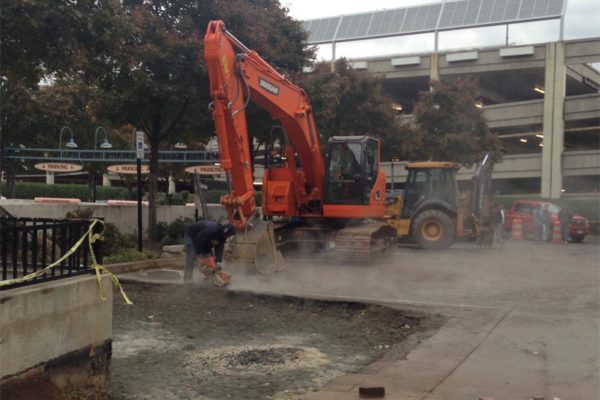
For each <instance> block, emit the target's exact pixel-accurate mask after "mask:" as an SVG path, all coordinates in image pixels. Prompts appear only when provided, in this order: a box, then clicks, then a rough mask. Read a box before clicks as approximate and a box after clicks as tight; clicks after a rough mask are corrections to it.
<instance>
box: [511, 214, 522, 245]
mask: <svg viewBox="0 0 600 400" xmlns="http://www.w3.org/2000/svg"><path fill="white" fill-rule="evenodd" d="M512 239H513V240H523V221H521V218H515V219H513V223H512Z"/></svg>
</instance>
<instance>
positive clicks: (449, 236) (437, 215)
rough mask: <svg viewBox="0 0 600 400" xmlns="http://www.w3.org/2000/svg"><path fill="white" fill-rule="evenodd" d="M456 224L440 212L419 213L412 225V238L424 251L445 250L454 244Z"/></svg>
mask: <svg viewBox="0 0 600 400" xmlns="http://www.w3.org/2000/svg"><path fill="white" fill-rule="evenodd" d="M454 233H455V228H454V222H452V219H451V218H450V217H449V216H448V214H446V213H444V212H443V211H440V210H425V211H423V212H421V213H419V214H418V215H417V216H416V217H415V219H414V221H413V224H412V236H413V238H414V239H415V241H416V242H417V244H418V245H419V246H421V247H423V248H424V249H438V250H439V249H445V248H447V247H449V246H450V245H451V244H452V242H454Z"/></svg>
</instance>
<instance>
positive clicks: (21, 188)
mask: <svg viewBox="0 0 600 400" xmlns="http://www.w3.org/2000/svg"><path fill="white" fill-rule="evenodd" d="M1 192H2V194H3V195H5V196H6V193H7V189H6V184H2V186H1ZM227 193H228V192H227V190H220V189H211V190H209V191H207V192H205V194H204V195H205V198H206V202H207V203H219V200H220V199H221V196H223V195H225V194H227ZM132 195H133V198H129V191H128V190H127V189H126V188H123V187H117V186H96V200H135V199H136V198H137V197H136V191H135V189H134V190H133V191H132ZM157 195H158V196H157V203H158V204H159V205H164V204H166V199H165V195H164V193H158V194H157ZM15 197H16V198H17V199H33V198H35V197H62V198H75V199H81V201H91V193H90V188H89V186H88V185H82V184H62V183H57V184H54V185H47V184H45V183H40V182H16V183H15ZM193 200H194V197H193V194H190V193H189V192H187V191H185V190H182V191H181V192H178V193H176V194H175V195H173V196H172V198H171V204H172V205H184V204H185V203H186V202H191V201H193ZM260 201H261V193H260V192H257V194H256V204H258V205H260Z"/></svg>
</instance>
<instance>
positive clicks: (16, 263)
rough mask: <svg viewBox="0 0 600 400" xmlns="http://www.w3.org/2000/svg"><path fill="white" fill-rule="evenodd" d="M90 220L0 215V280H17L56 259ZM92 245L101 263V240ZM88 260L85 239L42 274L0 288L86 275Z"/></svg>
mask: <svg viewBox="0 0 600 400" xmlns="http://www.w3.org/2000/svg"><path fill="white" fill-rule="evenodd" d="M91 223H92V221H91V220H73V219H68V220H66V219H65V220H55V219H47V218H11V217H1V218H0V265H1V266H2V277H1V280H3V281H6V280H12V279H17V280H18V279H19V278H23V277H24V276H26V275H28V274H31V273H33V272H38V271H41V270H42V269H44V268H45V267H47V266H49V265H51V264H52V263H54V262H55V261H57V260H60V258H61V257H62V256H63V255H65V254H67V253H68V252H69V250H70V249H71V248H72V247H74V246H75V244H76V243H77V242H78V241H79V239H80V238H81V237H82V236H83V235H84V234H85V233H86V232H87V231H88V229H89V228H90V224H91ZM100 231H102V226H101V224H97V225H96V226H94V233H98V232H100ZM92 248H93V250H94V254H95V256H96V259H97V261H98V262H99V263H102V252H101V241H99V240H98V241H96V242H95V243H94V244H93V245H92ZM91 263H92V260H91V256H90V252H89V244H88V241H87V238H86V239H85V240H84V242H83V243H82V244H81V245H80V246H79V247H78V248H77V249H75V250H74V251H73V253H72V254H70V255H69V256H68V257H66V258H65V260H63V261H62V262H61V263H60V264H59V265H57V266H56V267H54V268H52V269H50V270H49V271H48V272H47V273H46V274H44V275H42V276H39V277H36V278H34V279H32V280H28V281H22V282H21V281H17V282H14V283H10V284H8V285H4V286H0V290H5V289H11V288H15V287H20V286H24V285H31V284H35V283H40V282H46V281H49V280H54V279H60V278H66V277H69V276H74V275H81V274H86V273H89V272H90V265H91Z"/></svg>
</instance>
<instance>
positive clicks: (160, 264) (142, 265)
mask: <svg viewBox="0 0 600 400" xmlns="http://www.w3.org/2000/svg"><path fill="white" fill-rule="evenodd" d="M184 264H185V257H184V256H179V257H168V258H156V259H153V260H143V261H133V262H128V263H119V264H111V265H106V266H105V267H106V269H108V270H109V271H110V272H112V273H113V274H117V275H118V274H126V273H129V272H137V271H143V270H148V269H160V268H174V267H177V266H180V267H183V265H184Z"/></svg>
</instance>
